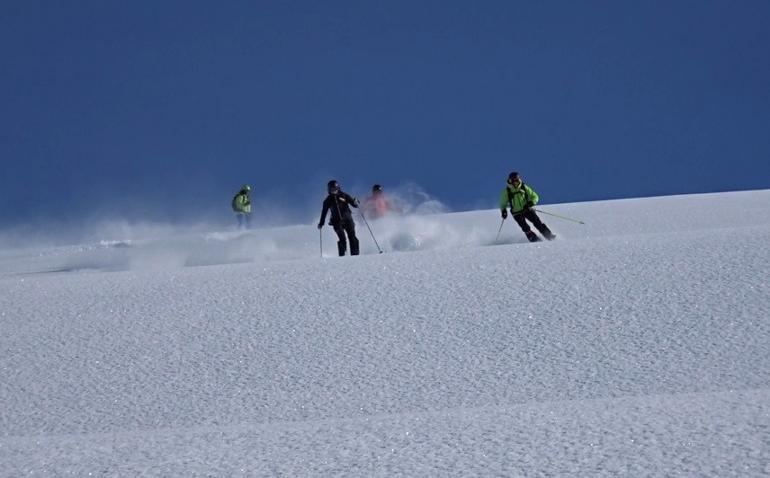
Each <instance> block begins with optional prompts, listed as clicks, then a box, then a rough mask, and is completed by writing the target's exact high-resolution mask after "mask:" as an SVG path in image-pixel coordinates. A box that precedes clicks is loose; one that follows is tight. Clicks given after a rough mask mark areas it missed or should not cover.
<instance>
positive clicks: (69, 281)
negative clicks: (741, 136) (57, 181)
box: [0, 191, 770, 477]
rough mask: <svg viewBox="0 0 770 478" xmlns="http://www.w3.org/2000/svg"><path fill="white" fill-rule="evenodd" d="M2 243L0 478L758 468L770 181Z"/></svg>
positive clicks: (768, 464)
mask: <svg viewBox="0 0 770 478" xmlns="http://www.w3.org/2000/svg"><path fill="white" fill-rule="evenodd" d="M541 209H542V210H543V211H549V212H553V213H557V214H562V215H567V216H576V217H578V218H580V219H583V220H584V221H585V222H586V225H580V224H575V223H571V222H567V221H563V220H560V219H557V218H554V217H551V216H547V215H545V214H542V215H541V217H542V218H543V219H544V220H545V221H546V222H547V223H548V224H549V225H550V226H551V228H552V229H553V230H554V231H555V232H556V234H557V235H558V240H557V241H554V242H544V243H538V244H529V243H525V239H524V236H523V234H522V233H521V232H520V231H519V230H518V229H517V227H516V226H515V224H514V223H513V221H511V220H508V221H506V222H505V224H504V228H503V233H502V235H501V239H500V241H498V243H497V244H495V234H496V233H497V230H498V226H499V225H500V219H499V215H498V212H497V211H494V210H489V211H474V212H466V213H455V214H437V215H427V216H408V217H403V218H390V219H386V220H383V221H373V222H370V225H371V227H372V230H373V231H374V233H375V234H376V235H377V239H378V241H379V243H380V245H381V246H382V247H383V249H385V250H386V253H385V254H377V250H376V247H375V245H374V243H373V241H372V240H371V237H370V236H369V232H368V230H367V229H366V226H365V225H364V224H363V222H361V221H360V220H359V222H358V232H359V236H360V238H361V242H362V248H363V252H364V253H365V255H362V256H360V257H357V258H350V257H346V258H336V257H332V254H333V252H334V248H335V245H334V236H333V233H332V232H331V230H330V229H329V228H325V229H324V230H323V232H322V235H321V236H320V237H323V240H324V244H323V247H324V250H325V255H326V257H325V258H321V257H319V255H320V250H319V245H320V244H319V233H318V232H317V231H316V230H315V228H314V226H312V225H303V226H293V227H285V228H279V229H262V230H253V231H249V232H217V233H204V234H173V233H170V232H168V231H166V232H164V233H163V234H158V235H157V236H155V237H147V236H146V235H145V237H106V238H105V239H104V240H103V241H101V242H98V243H94V244H82V245H77V246H66V247H44V248H42V247H34V246H31V245H30V246H29V247H25V248H23V249H20V248H13V249H5V250H3V251H2V253H1V254H0V404H1V406H0V476H4V477H5V476H8V477H15V476H67V475H71V476H290V477H293V476H319V477H320V476H414V477H423V476H440V477H444V476H634V477H637V476H718V477H725V476H768V475H770V273H768V271H770V248H769V247H768V245H770V191H749V192H739V193H720V194H707V195H692V196H675V197H659V198H649V199H629V200H621V201H605V202H593V203H576V204H564V205H552V206H542V207H541Z"/></svg>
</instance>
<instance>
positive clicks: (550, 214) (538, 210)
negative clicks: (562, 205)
mask: <svg viewBox="0 0 770 478" xmlns="http://www.w3.org/2000/svg"><path fill="white" fill-rule="evenodd" d="M533 211H537V212H542V213H543V214H548V215H549V216H553V217H558V218H559V219H564V220H565V221H572V222H576V223H578V224H585V223H584V222H583V221H581V220H579V219H573V218H571V217H566V216H560V215H558V214H554V213H552V212H548V211H543V210H542V209H533Z"/></svg>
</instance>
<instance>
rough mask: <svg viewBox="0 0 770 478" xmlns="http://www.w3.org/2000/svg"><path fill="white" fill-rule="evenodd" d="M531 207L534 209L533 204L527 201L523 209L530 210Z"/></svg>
mask: <svg viewBox="0 0 770 478" xmlns="http://www.w3.org/2000/svg"><path fill="white" fill-rule="evenodd" d="M533 207H535V203H533V202H532V201H527V204H525V205H524V209H532V208H533Z"/></svg>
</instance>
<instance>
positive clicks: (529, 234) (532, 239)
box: [524, 231, 540, 242]
mask: <svg viewBox="0 0 770 478" xmlns="http://www.w3.org/2000/svg"><path fill="white" fill-rule="evenodd" d="M524 234H526V235H527V239H529V242H537V241H539V240H540V238H539V237H537V234H535V233H534V232H532V231H527V232H525V233H524Z"/></svg>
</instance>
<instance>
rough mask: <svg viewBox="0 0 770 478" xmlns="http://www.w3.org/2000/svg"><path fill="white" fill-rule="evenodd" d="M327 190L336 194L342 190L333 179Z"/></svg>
mask: <svg viewBox="0 0 770 478" xmlns="http://www.w3.org/2000/svg"><path fill="white" fill-rule="evenodd" d="M326 190H327V191H329V192H330V193H331V192H336V191H339V190H340V183H338V182H337V181H335V180H334V179H332V180H331V181H329V182H328V183H327V184H326Z"/></svg>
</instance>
